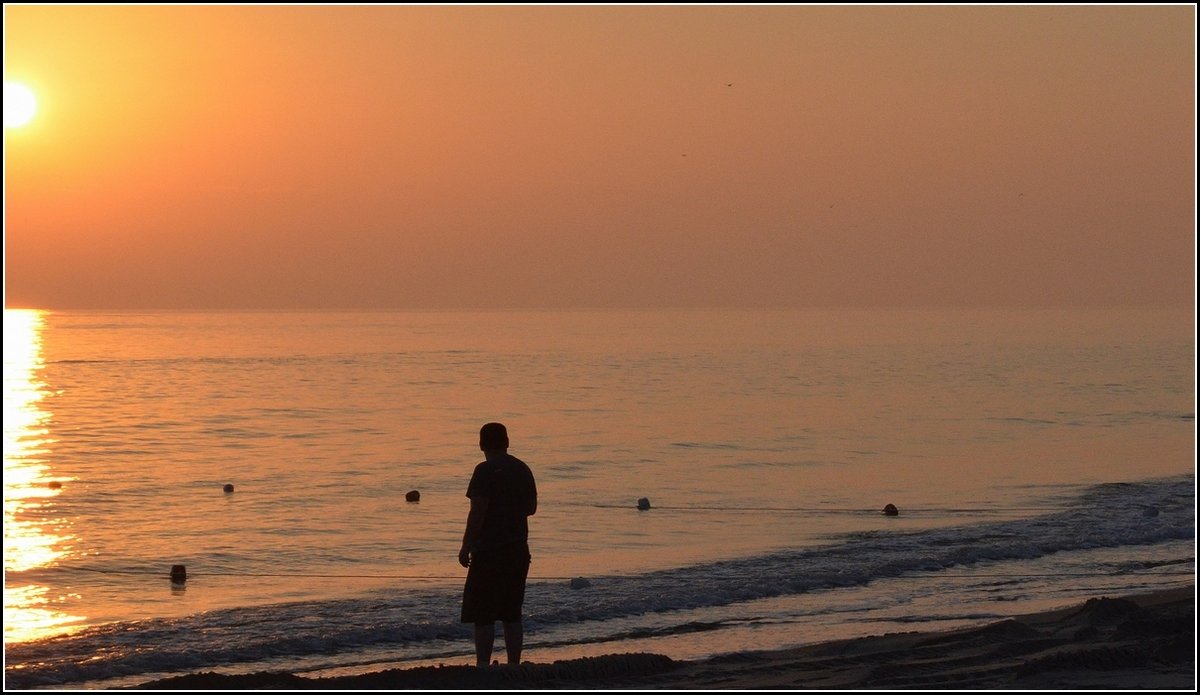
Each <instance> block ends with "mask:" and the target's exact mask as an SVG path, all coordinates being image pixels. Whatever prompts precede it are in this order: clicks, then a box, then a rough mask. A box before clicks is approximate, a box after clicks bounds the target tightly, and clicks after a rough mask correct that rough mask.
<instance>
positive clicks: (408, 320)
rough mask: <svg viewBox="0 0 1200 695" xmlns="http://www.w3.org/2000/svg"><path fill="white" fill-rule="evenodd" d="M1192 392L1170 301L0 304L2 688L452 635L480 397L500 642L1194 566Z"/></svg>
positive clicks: (856, 623)
mask: <svg viewBox="0 0 1200 695" xmlns="http://www.w3.org/2000/svg"><path fill="white" fill-rule="evenodd" d="M1195 403H1196V342H1195V313H1194V311H1193V310H1192V309H1190V308H1187V309H1183V310H1173V309H1150V308H1132V309H894V310H876V309H871V310H866V309H850V310H703V311H701V310H653V311H651V310H647V311H490V312H367V311H355V312H294V313H272V312H244V313H203V312H125V313H120V312H105V313H101V312H70V311H36V310H13V309H6V310H5V313H4V584H5V586H4V686H5V688H6V689H72V690H74V689H80V690H83V689H108V688H118V687H125V686H131V685H136V684H140V683H145V682H148V681H152V680H154V679H159V678H163V677H167V676H171V675H179V674H184V673H192V672H200V671H213V672H218V673H229V674H237V673H250V672H256V671H289V672H293V673H297V674H300V675H308V676H330V675H348V674H354V673H362V672H368V671H377V670H383V669H387V668H397V667H409V666H417V665H430V664H448V665H451V664H453V665H457V664H469V663H473V661H474V657H473V652H472V649H473V647H472V639H471V626H469V625H464V624H462V623H460V622H459V609H460V601H461V593H462V585H463V579H464V576H465V570H464V569H463V568H462V567H460V566H459V565H458V563H457V554H458V549H459V545H460V543H461V539H462V535H463V531H464V528H465V521H466V516H467V510H468V505H469V501H468V500H467V498H466V496H465V492H466V487H467V482H468V480H469V478H470V475H471V471H472V469H473V467H474V466H475V464H477V463H478V462H479V461H481V460H482V455H481V452H480V451H479V449H478V433H479V428H480V426H481V425H483V424H484V423H487V422H493V421H496V422H502V423H504V424H505V425H506V426H507V427H508V432H509V438H510V441H511V449H510V453H512V454H513V455H515V456H517V457H519V458H521V459H522V460H524V461H525V462H526V463H528V464H529V466H530V468H531V469H532V470H533V472H534V475H535V477H536V480H537V487H538V494H539V505H538V511H537V514H536V515H535V516H534V517H531V519H530V534H531V538H530V545H531V550H532V554H533V563H532V566H531V569H530V579H529V584H528V587H527V592H526V601H525V607H524V624H525V654H524V656H525V659H527V660H531V661H536V662H540V663H549V662H551V661H555V660H559V659H569V658H577V657H582V656H595V655H599V654H608V653H625V652H654V653H660V654H665V655H667V656H670V657H672V658H675V659H700V658H704V657H707V656H712V655H717V654H727V653H736V652H747V651H755V650H761V649H774V648H780V647H788V646H798V645H803V644H810V643H814V642H820V641H826V640H830V639H838V638H847V637H856V636H864V635H870V634H882V633H887V632H897V631H910V630H936V629H944V628H952V627H961V626H967V625H974V624H979V623H983V622H989V621H994V620H998V619H1002V618H1004V617H1006V616H1010V615H1015V614H1020V613H1028V612H1034V611H1038V610H1044V609H1050V608H1056V607H1064V606H1067V605H1072V604H1076V603H1080V602H1082V601H1085V600H1087V599H1088V598H1092V597H1097V596H1105V595H1107V596H1113V595H1124V594H1131V593H1140V592H1149V591H1155V590H1158V589H1166V588H1176V587H1186V586H1189V585H1190V586H1193V587H1194V585H1195V570H1196V536H1195V529H1196V521H1195V509H1196V486H1195V472H1196V470H1195V469H1196V423H1195ZM410 492H416V493H418V495H419V500H417V501H408V500H407V499H406V498H407V497H408V496H409V493H410ZM642 500H644V502H641V504H640V505H639V502H640V501H642ZM647 505H648V508H645V507H647ZM886 505H894V506H895V508H896V510H897V512H898V513H897V514H896V515H894V516H893V515H887V514H884V513H883V509H884V507H885V506H886ZM639 506H640V507H643V508H639ZM173 575H174V578H173ZM498 644H502V643H501V642H499V641H498Z"/></svg>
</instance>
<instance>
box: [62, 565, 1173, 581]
mask: <svg viewBox="0 0 1200 695" xmlns="http://www.w3.org/2000/svg"><path fill="white" fill-rule="evenodd" d="M45 569H49V570H63V571H74V572H94V573H97V574H130V575H141V576H169V574H168V573H164V572H162V571H161V570H105V569H97V568H94V567H80V566H70V565H58V566H56V567H48V568H45ZM913 571H914V572H931V571H935V570H913ZM1137 576H1143V577H1166V576H1188V577H1194V576H1195V572H1185V571H1178V570H1171V571H1154V570H1118V571H1114V572H1045V573H1041V572H1039V573H1021V574H1013V573H993V572H980V573H975V574H943V575H940V577H942V578H947V579H981V578H986V579H995V578H1008V579H1027V578H1035V577H1038V578H1046V577H1137ZM188 577H189V578H191V577H306V578H308V577H311V578H329V579H455V580H462V579H463V578H464V576H463V575H453V576H449V575H413V574H315V573H306V572H219V571H217V572H189V573H188ZM906 577H907V578H912V577H911V575H903V574H902V575H897V576H894V577H880V579H901V578H906ZM581 578H583V577H580V576H578V575H576V576H574V577H552V576H531V577H529V579H532V580H560V581H569V580H572V579H581Z"/></svg>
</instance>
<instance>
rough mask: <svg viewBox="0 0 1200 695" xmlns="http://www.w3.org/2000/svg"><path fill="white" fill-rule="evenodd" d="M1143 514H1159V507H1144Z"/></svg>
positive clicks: (1150, 515)
mask: <svg viewBox="0 0 1200 695" xmlns="http://www.w3.org/2000/svg"><path fill="white" fill-rule="evenodd" d="M1142 516H1147V517H1154V516H1158V507H1150V506H1147V507H1143V508H1142Z"/></svg>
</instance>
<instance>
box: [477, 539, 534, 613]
mask: <svg viewBox="0 0 1200 695" xmlns="http://www.w3.org/2000/svg"><path fill="white" fill-rule="evenodd" d="M529 562H530V557H529V546H528V545H527V544H524V543H521V544H518V545H515V546H512V547H511V548H508V549H505V551H504V552H492V553H488V552H483V553H476V554H475V555H473V556H472V557H471V566H470V567H469V568H468V569H467V584H466V586H465V587H464V588H463V603H462V622H464V623H494V622H495V621H497V620H503V621H504V622H506V623H516V622H520V620H521V604H523V603H524V602H525V579H526V578H527V577H528V576H529Z"/></svg>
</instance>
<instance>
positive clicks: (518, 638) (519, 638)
mask: <svg viewBox="0 0 1200 695" xmlns="http://www.w3.org/2000/svg"><path fill="white" fill-rule="evenodd" d="M524 642H525V628H524V627H522V625H521V623H520V621H518V622H515V623H509V622H506V623H504V649H505V651H507V652H508V663H509V665H511V666H517V665H518V664H520V663H521V647H522V646H523V644H524ZM488 651H489V653H490V652H491V650H490V649H489V650H488Z"/></svg>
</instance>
